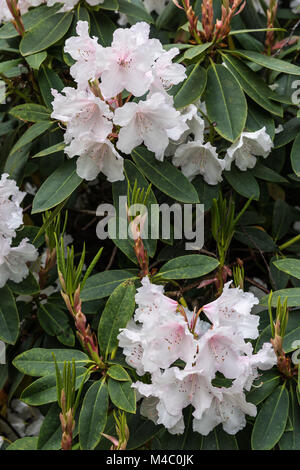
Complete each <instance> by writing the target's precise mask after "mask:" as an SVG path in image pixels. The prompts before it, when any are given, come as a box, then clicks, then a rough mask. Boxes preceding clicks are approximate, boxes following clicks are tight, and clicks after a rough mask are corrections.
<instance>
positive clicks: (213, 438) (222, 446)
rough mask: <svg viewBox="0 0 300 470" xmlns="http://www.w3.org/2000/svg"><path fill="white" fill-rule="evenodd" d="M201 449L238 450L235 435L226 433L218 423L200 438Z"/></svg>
mask: <svg viewBox="0 0 300 470" xmlns="http://www.w3.org/2000/svg"><path fill="white" fill-rule="evenodd" d="M201 450H238V445H237V441H236V437H235V436H231V435H230V434H227V432H225V431H223V429H222V427H221V426H220V425H219V426H217V427H216V428H215V429H214V430H213V431H211V432H210V433H209V434H208V436H204V437H203V440H202V446H201Z"/></svg>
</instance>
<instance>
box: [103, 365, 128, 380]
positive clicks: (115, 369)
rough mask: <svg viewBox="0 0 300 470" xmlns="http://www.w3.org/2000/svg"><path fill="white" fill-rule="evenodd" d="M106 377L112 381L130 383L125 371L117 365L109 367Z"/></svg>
mask: <svg viewBox="0 0 300 470" xmlns="http://www.w3.org/2000/svg"><path fill="white" fill-rule="evenodd" d="M107 375H109V377H111V378H112V379H114V380H118V381H119V382H128V381H131V379H130V377H129V375H128V373H127V372H126V370H125V369H124V368H123V367H121V366H120V365H118V364H116V365H114V366H111V367H110V368H109V369H108V371H107Z"/></svg>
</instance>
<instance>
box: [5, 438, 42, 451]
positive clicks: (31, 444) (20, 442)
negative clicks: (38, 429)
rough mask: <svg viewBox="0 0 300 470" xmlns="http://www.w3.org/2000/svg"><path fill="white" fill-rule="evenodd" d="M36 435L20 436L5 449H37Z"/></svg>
mask: <svg viewBox="0 0 300 470" xmlns="http://www.w3.org/2000/svg"><path fill="white" fill-rule="evenodd" d="M37 443H38V438H37V437H22V438H21V439H17V440H16V441H15V442H13V443H12V444H10V445H9V446H8V447H7V448H6V450H37Z"/></svg>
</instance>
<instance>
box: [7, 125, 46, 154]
mask: <svg viewBox="0 0 300 470" xmlns="http://www.w3.org/2000/svg"><path fill="white" fill-rule="evenodd" d="M51 126H53V122H51V121H40V122H36V123H35V124H33V125H32V126H31V127H29V129H27V131H25V132H24V134H23V135H22V137H20V139H19V140H18V141H17V142H16V143H15V145H14V146H13V148H12V149H11V151H10V155H13V154H14V153H16V152H17V150H20V149H22V148H23V147H24V146H25V145H27V144H29V143H31V142H32V141H33V140H35V139H36V138H37V137H39V136H40V135H42V134H44V132H46V131H47V130H48V129H50V127H51Z"/></svg>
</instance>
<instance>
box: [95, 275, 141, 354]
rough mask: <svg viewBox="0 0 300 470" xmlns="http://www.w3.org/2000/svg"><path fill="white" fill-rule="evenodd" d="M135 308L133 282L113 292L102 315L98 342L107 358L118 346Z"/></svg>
mask: <svg viewBox="0 0 300 470" xmlns="http://www.w3.org/2000/svg"><path fill="white" fill-rule="evenodd" d="M134 306H135V286H134V283H133V281H131V280H127V281H125V282H123V283H122V284H121V285H119V286H118V287H117V288H116V289H115V290H114V291H113V293H112V294H111V296H110V298H109V299H108V301H107V303H106V305H105V309H104V311H103V313H102V315H101V319H100V323H99V328H98V342H99V345H100V349H101V351H102V353H103V354H104V355H105V357H107V356H108V354H110V353H111V352H112V351H113V350H114V349H115V348H116V347H117V346H118V340H117V336H118V334H119V330H120V328H125V327H126V325H127V323H128V321H129V320H130V318H131V317H132V315H133V312H134Z"/></svg>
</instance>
